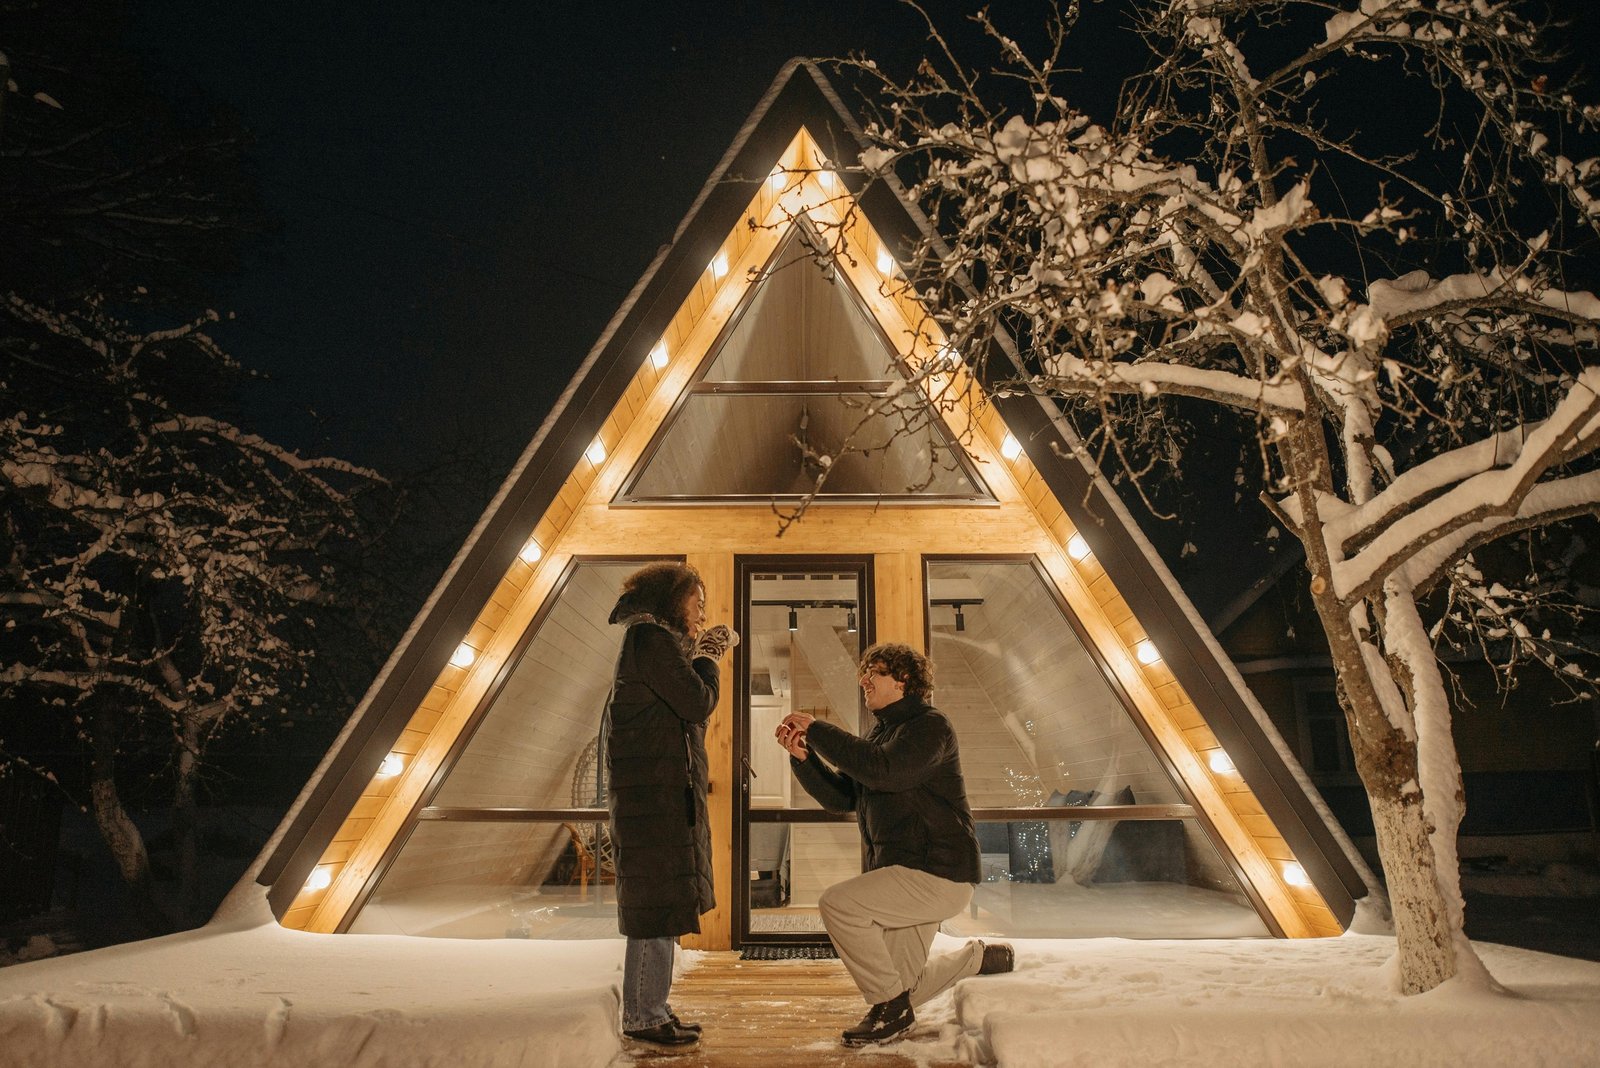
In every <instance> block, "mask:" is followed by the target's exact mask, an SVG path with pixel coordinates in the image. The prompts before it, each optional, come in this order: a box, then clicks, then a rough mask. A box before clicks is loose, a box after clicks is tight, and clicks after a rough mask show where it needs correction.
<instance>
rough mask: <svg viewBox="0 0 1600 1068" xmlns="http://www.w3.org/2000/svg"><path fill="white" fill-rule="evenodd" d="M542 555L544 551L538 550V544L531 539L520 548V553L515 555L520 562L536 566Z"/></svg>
mask: <svg viewBox="0 0 1600 1068" xmlns="http://www.w3.org/2000/svg"><path fill="white" fill-rule="evenodd" d="M543 555H544V550H543V549H541V548H539V543H538V542H536V541H534V540H533V539H532V538H529V539H528V543H527V544H526V545H524V546H523V547H522V551H521V552H519V553H518V554H517V556H518V557H520V558H521V559H522V562H523V563H525V564H537V563H538V562H539V558H540V557H542V556H543Z"/></svg>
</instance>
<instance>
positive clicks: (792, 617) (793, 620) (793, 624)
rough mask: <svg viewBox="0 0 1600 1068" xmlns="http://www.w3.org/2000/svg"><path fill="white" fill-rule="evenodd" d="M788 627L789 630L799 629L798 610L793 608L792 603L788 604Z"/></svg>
mask: <svg viewBox="0 0 1600 1068" xmlns="http://www.w3.org/2000/svg"><path fill="white" fill-rule="evenodd" d="M789 629H790V630H799V629H800V613H798V612H796V611H795V610H794V605H790V606H789Z"/></svg>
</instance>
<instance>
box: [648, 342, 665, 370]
mask: <svg viewBox="0 0 1600 1068" xmlns="http://www.w3.org/2000/svg"><path fill="white" fill-rule="evenodd" d="M650 363H651V365H652V366H654V367H655V369H656V370H658V371H659V370H661V368H663V367H665V366H666V365H667V343H666V342H665V341H657V342H656V347H655V348H653V349H651V350H650Z"/></svg>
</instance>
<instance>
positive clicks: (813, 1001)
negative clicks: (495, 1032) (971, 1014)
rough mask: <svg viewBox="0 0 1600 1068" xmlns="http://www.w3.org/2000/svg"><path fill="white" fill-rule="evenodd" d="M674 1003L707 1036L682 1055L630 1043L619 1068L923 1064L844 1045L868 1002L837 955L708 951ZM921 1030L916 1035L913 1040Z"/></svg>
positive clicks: (678, 988)
mask: <svg viewBox="0 0 1600 1068" xmlns="http://www.w3.org/2000/svg"><path fill="white" fill-rule="evenodd" d="M672 1007H673V1009H674V1010H675V1011H676V1012H677V1013H678V1015H679V1016H680V1017H682V1018H683V1019H685V1020H690V1021H693V1022H696V1023H699V1024H701V1025H703V1026H704V1027H705V1032H704V1035H703V1037H702V1038H701V1039H700V1041H699V1042H698V1043H697V1044H696V1045H694V1046H691V1047H689V1048H688V1049H687V1050H684V1051H681V1052H680V1051H677V1050H665V1049H660V1048H657V1047H653V1046H645V1045H644V1044H642V1043H635V1042H628V1041H627V1040H624V1043H623V1044H624V1049H623V1052H622V1055H621V1056H619V1057H618V1058H617V1059H616V1061H615V1062H613V1064H614V1066H615V1068H625V1066H627V1065H630V1064H649V1065H658V1066H660V1068H776V1066H778V1065H783V1066H784V1068H789V1066H794V1068H844V1066H849V1068H919V1061H916V1060H912V1059H911V1058H909V1057H903V1056H899V1055H893V1054H889V1053H885V1052H880V1051H879V1050H878V1049H874V1048H872V1047H868V1048H867V1049H864V1050H852V1049H847V1048H845V1047H844V1046H843V1045H842V1044H841V1043H840V1041H839V1032H840V1031H843V1030H844V1029H845V1028H846V1027H849V1026H850V1025H852V1024H854V1023H855V1022H856V1021H858V1020H860V1019H861V1015H862V1013H864V1012H866V1009H867V1007H866V1004H865V1003H864V1002H863V1001H862V1000H861V995H860V994H859V993H858V992H857V991H856V987H855V984H854V983H852V982H851V981H850V975H849V973H847V972H846V971H845V970H844V965H842V964H840V963H839V962H838V961H837V960H774V961H757V960H746V961H742V960H740V959H739V954H738V953H735V952H726V953H703V954H700V955H699V959H698V960H697V961H695V962H694V963H693V964H691V965H690V966H689V967H688V968H687V969H686V970H685V971H684V973H683V974H682V975H680V976H679V977H678V980H677V981H676V982H675V983H673V984H672ZM920 1026H921V1025H918V1027H920ZM917 1030H918V1028H913V1029H912V1030H911V1031H910V1032H909V1033H908V1034H909V1037H910V1038H911V1039H912V1040H913V1041H915V1040H916V1039H917ZM933 1037H934V1036H933V1035H932V1034H929V1035H927V1038H928V1039H929V1040H932V1038H933ZM920 1063H921V1064H923V1065H927V1066H928V1068H946V1066H953V1065H956V1064H960V1063H961V1062H959V1061H956V1062H948V1061H944V1062H941V1061H931V1062H928V1061H923V1062H920Z"/></svg>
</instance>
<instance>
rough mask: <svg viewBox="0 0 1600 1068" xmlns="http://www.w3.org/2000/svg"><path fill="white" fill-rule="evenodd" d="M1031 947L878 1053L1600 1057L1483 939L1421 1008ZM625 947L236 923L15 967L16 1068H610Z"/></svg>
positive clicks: (1250, 1058) (1371, 979)
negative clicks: (1477, 978) (1011, 967)
mask: <svg viewBox="0 0 1600 1068" xmlns="http://www.w3.org/2000/svg"><path fill="white" fill-rule="evenodd" d="M958 944H959V941H958V940H956V939H953V938H950V937H948V936H945V935H941V936H940V937H939V946H938V950H948V949H950V948H953V947H954V946H956V945H958ZM1014 944H1015V946H1016V949H1017V962H1018V963H1017V970H1016V971H1015V972H1014V973H1012V974H1010V975H1003V976H985V977H981V978H975V979H969V980H967V981H965V982H963V983H962V984H960V985H959V986H958V987H957V988H956V990H955V991H954V993H953V994H949V995H945V996H944V997H942V998H940V999H937V1000H936V1001H934V1002H932V1003H930V1004H929V1005H927V1006H925V1007H924V1008H923V1010H921V1011H919V1021H918V1026H917V1027H916V1028H915V1029H914V1031H912V1032H911V1040H910V1041H904V1042H898V1043H893V1044H891V1045H889V1046H886V1047H880V1049H882V1050H884V1051H886V1052H888V1051H892V1052H895V1053H899V1054H901V1055H903V1056H907V1057H909V1058H911V1059H913V1060H914V1061H916V1062H918V1063H920V1064H930V1063H935V1062H940V1063H944V1062H949V1061H953V1060H954V1061H961V1060H964V1061H967V1062H969V1063H984V1062H989V1063H998V1064H999V1065H1003V1066H1016V1068H1041V1066H1050V1065H1063V1066H1065V1065H1085V1066H1089V1065H1092V1066H1093V1068H1158V1066H1161V1065H1205V1066H1214V1065H1228V1066H1230V1068H1231V1066H1239V1068H1248V1066H1255V1065H1296V1066H1302V1065H1311V1066H1340V1065H1360V1066H1363V1068H1365V1066H1368V1065H1372V1064H1402V1065H1406V1066H1407V1068H1415V1066H1428V1065H1441V1066H1443V1065H1449V1066H1451V1068H1455V1066H1461V1065H1466V1066H1472V1065H1494V1066H1497V1068H1499V1066H1503V1065H1506V1064H1515V1065H1518V1066H1519V1068H1537V1066H1552V1068H1554V1066H1561V1068H1566V1066H1575V1065H1595V1064H1600V963H1593V962H1588V961H1578V960H1571V959H1568V958H1564V957H1555V956H1550V955H1548V954H1542V953H1534V952H1530V951H1527V950H1520V949H1511V948H1507V947H1504V946H1495V945H1480V946H1479V949H1480V952H1481V953H1482V955H1483V957H1484V960H1485V962H1486V963H1487V964H1488V966H1489V968H1490V970H1491V971H1492V972H1493V973H1494V975H1495V976H1496V977H1497V978H1498V979H1499V980H1500V982H1502V983H1503V984H1504V985H1505V987H1506V988H1507V991H1506V992H1505V993H1489V992H1483V991H1475V990H1470V989H1463V988H1461V987H1460V986H1458V985H1453V984H1447V985H1446V986H1444V987H1441V988H1440V989H1438V990H1436V991H1433V992H1432V993H1429V994H1425V995H1421V996H1419V997H1414V998H1402V997H1400V996H1398V995H1396V994H1394V993H1393V992H1392V990H1391V984H1390V976H1389V973H1388V969H1387V967H1386V962H1387V961H1389V959H1390V958H1391V956H1392V954H1393V950H1394V941H1393V939H1392V938H1388V937H1383V936H1374V935H1355V934H1351V935H1346V936H1344V937H1342V938H1335V939H1317V940H1310V939H1308V940H1296V941H1284V940H1274V939H1209V940H1202V941H1134V940H1128V939H1119V938H1096V939H1076V940H1053V939H1037V940H1021V941H1017V942H1015V943H1014ZM621 948H622V943H621V942H620V941H619V940H615V939H610V940H603V941H572V942H557V941H537V940H519V939H471V940H465V939H462V940H457V939H439V938H411V937H404V936H387V935H309V934H301V933H298V932H293V931H286V930H283V929H282V928H280V927H278V926H277V925H276V924H274V923H271V922H270V921H268V922H264V923H263V922H259V921H257V922H248V921H247V922H236V923H233V924H232V925H229V924H226V923H215V924H213V925H211V926H209V927H206V928H202V929H201V930H199V931H193V932H188V933H186V934H181V935H174V936H171V937H168V938H163V939H156V940H152V941H149V942H140V943H133V944H130V945H126V946H118V947H115V948H112V949H106V950H100V951H97V952H92V953H82V954H77V955H75V956H71V957H64V958H59V959H53V960H46V961H37V962H34V963H30V964H19V965H15V966H13V967H10V968H6V969H4V970H0V1065H5V1066H8V1068H9V1066H11V1065H28V1066H30V1068H32V1066H47V1065H72V1066H74V1068H76V1066H80V1065H84V1066H93V1065H117V1066H144V1065H152V1066H160V1068H187V1066H190V1065H194V1066H201V1065H205V1066H227V1065H341V1066H344V1065H383V1066H385V1068H405V1066H411V1065H452V1066H455V1065H462V1066H467V1065H512V1064H516V1065H527V1066H540V1068H543V1066H551V1068H555V1066H565V1065H577V1066H593V1068H604V1066H606V1065H607V1064H609V1063H611V1062H612V1060H613V1058H614V1057H615V1056H616V1054H617V1052H618V1050H619V1049H620V1046H619V1042H618V1038H617V1031H616V1028H617V993H616V983H617V980H618V978H619V971H618V969H619V966H620V959H621ZM682 956H683V959H684V963H685V966H686V967H687V968H689V969H692V968H693V967H694V963H695V961H696V959H698V957H699V955H698V954H694V953H685V954H683V955H682ZM713 1037H714V1036H708V1041H707V1045H708V1046H710V1045H711V1044H712V1042H711V1039H712V1038H713ZM836 1049H837V1047H836V1046H835V1045H834V1043H833V1042H832V1041H830V1040H819V1042H818V1043H817V1044H816V1045H815V1046H814V1047H808V1048H807V1049H802V1050H789V1051H781V1050H774V1051H773V1063H774V1064H784V1065H804V1064H805V1063H806V1061H807V1055H808V1054H809V1053H812V1052H813V1050H814V1051H815V1052H816V1053H819V1054H820V1053H822V1052H824V1051H826V1052H833V1051H835V1050H836ZM873 1052H875V1051H872V1050H867V1051H863V1052H862V1054H861V1056H862V1057H863V1058H865V1059H864V1060H863V1061H862V1064H863V1068H870V1066H871V1064H872V1060H871V1056H872V1053H873Z"/></svg>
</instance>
